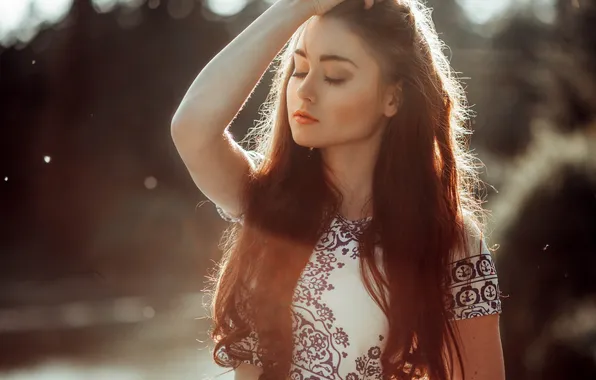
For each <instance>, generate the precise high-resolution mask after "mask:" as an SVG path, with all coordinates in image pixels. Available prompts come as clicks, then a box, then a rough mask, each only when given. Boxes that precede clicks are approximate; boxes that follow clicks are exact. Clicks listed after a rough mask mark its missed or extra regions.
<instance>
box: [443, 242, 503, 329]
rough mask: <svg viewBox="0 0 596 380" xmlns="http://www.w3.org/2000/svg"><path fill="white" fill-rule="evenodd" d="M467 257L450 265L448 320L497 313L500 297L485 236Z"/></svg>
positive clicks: (499, 311)
mask: <svg viewBox="0 0 596 380" xmlns="http://www.w3.org/2000/svg"><path fill="white" fill-rule="evenodd" d="M478 241H479V243H480V248H479V249H478V248H477V250H475V253H476V254H474V253H472V254H471V255H470V256H469V257H465V258H460V259H456V260H455V261H453V262H451V263H450V265H449V277H448V290H449V292H448V296H447V297H448V301H447V306H448V312H449V314H450V319H451V320H460V319H468V318H474V317H480V316H484V315H491V314H500V313H501V311H502V309H501V300H500V290H499V282H498V278H497V271H496V267H495V263H494V261H493V258H492V255H491V252H490V251H489V249H488V247H487V245H486V243H485V242H484V239H480V240H476V242H478Z"/></svg>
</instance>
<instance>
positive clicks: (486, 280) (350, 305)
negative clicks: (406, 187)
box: [218, 216, 500, 380]
mask: <svg viewBox="0 0 596 380" xmlns="http://www.w3.org/2000/svg"><path fill="white" fill-rule="evenodd" d="M369 221H370V219H363V220H360V221H349V220H346V219H345V218H343V217H341V216H338V217H336V218H335V219H334V220H333V222H332V224H331V225H330V226H329V227H328V228H327V229H326V230H325V231H324V233H323V234H322V236H321V237H320V239H319V241H318V242H317V244H316V245H315V248H314V250H313V253H312V255H311V257H310V260H309V261H308V263H307V264H306V266H305V268H304V269H303V271H302V273H301V276H300V278H299V280H298V282H297V284H296V287H295V289H294V294H293V298H292V328H293V331H294V333H293V346H294V348H293V354H292V364H291V367H290V373H289V377H290V380H380V379H381V378H382V366H381V355H382V351H383V344H382V342H383V340H384V336H383V334H385V333H386V326H385V325H383V323H384V322H385V320H386V319H385V318H384V315H383V314H382V311H380V309H379V310H377V309H378V308H375V306H374V302H372V301H371V302H372V303H367V302H369V300H368V298H367V299H365V298H362V297H369V295H368V294H367V293H366V291H364V290H363V289H364V284H358V283H357V282H356V283H355V281H358V279H359V278H360V268H359V265H360V255H359V248H358V237H359V236H361V235H360V234H361V231H362V227H364V226H365V225H366V224H367V223H368V222H369ZM449 271H450V278H449V284H448V285H449V286H448V287H449V290H450V292H449V295H448V297H447V299H446V302H447V305H448V307H449V311H450V312H451V314H452V318H454V319H462V318H472V317H475V316H481V315H487V314H492V313H497V312H500V301H499V287H498V281H497V276H496V271H495V266H494V263H493V261H492V258H491V256H490V254H488V255H487V254H486V253H485V254H481V255H478V256H474V257H470V258H467V259H465V260H459V261H457V262H454V263H452V264H451V265H450V268H449ZM352 286H353V287H352ZM346 287H349V289H348V290H346V289H347V288H346ZM364 305H365V306H364ZM233 348H234V349H236V350H238V351H242V352H246V353H251V354H252V358H251V359H249V360H246V361H245V363H249V364H253V365H257V366H262V363H261V362H260V360H259V358H258V355H257V352H258V350H259V347H258V337H257V335H256V334H255V333H251V334H250V335H249V336H248V337H247V338H246V339H244V340H242V341H241V342H238V343H237V344H234V345H233ZM218 355H219V356H220V357H222V358H224V357H226V352H225V350H222V351H220V352H218Z"/></svg>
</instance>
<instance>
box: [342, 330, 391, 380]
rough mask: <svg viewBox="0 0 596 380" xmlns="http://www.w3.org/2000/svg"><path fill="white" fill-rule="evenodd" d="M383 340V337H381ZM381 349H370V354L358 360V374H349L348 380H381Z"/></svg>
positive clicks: (377, 347) (376, 347)
mask: <svg viewBox="0 0 596 380" xmlns="http://www.w3.org/2000/svg"><path fill="white" fill-rule="evenodd" d="M379 340H383V336H381V335H380V336H379ZM381 353H382V350H381V347H379V346H374V347H371V348H369V349H368V352H367V353H366V354H364V355H362V356H359V357H358V358H357V359H356V372H350V373H348V376H347V377H346V380H363V379H370V378H373V379H380V378H381V374H382V372H383V371H382V368H381Z"/></svg>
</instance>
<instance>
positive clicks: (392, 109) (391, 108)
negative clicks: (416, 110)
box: [383, 81, 402, 118]
mask: <svg viewBox="0 0 596 380" xmlns="http://www.w3.org/2000/svg"><path fill="white" fill-rule="evenodd" d="M401 90H402V82H401V81H399V82H397V83H395V84H392V85H389V86H387V88H386V90H385V97H384V99H383V114H384V115H385V116H386V117H388V118H390V117H393V116H395V114H396V113H397V111H399V106H400V104H401V94H402V91H401Z"/></svg>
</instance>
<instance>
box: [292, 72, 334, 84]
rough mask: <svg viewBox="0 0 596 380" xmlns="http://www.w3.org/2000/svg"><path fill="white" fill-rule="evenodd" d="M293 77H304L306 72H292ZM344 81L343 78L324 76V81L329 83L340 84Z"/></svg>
mask: <svg viewBox="0 0 596 380" xmlns="http://www.w3.org/2000/svg"><path fill="white" fill-rule="evenodd" d="M292 76H293V77H295V78H304V77H306V73H294V74H292ZM344 81H345V79H333V78H329V77H325V82H327V83H329V84H330V85H335V86H336V85H339V84H342V83H343V82H344Z"/></svg>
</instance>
